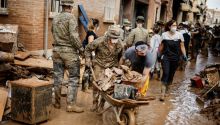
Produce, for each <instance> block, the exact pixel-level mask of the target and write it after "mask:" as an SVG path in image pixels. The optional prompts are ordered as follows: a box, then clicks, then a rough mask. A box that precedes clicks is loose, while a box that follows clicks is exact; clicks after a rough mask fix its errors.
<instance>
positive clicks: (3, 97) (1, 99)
mask: <svg viewBox="0 0 220 125" xmlns="http://www.w3.org/2000/svg"><path fill="white" fill-rule="evenodd" d="M7 98H8V91H7V89H5V88H2V87H1V88H0V121H2V116H3V114H4V109H5V104H6V102H7Z"/></svg>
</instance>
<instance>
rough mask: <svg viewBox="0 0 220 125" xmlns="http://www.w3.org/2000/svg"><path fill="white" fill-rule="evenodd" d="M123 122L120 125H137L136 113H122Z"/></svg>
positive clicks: (124, 111) (126, 110) (125, 111)
mask: <svg viewBox="0 0 220 125" xmlns="http://www.w3.org/2000/svg"><path fill="white" fill-rule="evenodd" d="M120 118H121V121H122V123H121V124H120V125H135V113H134V111H131V110H129V109H125V110H123V111H122V114H121V117H120Z"/></svg>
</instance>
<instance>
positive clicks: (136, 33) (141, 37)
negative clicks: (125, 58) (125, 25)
mask: <svg viewBox="0 0 220 125" xmlns="http://www.w3.org/2000/svg"><path fill="white" fill-rule="evenodd" d="M138 41H144V42H147V44H148V45H150V44H149V43H150V41H149V36H148V31H147V29H144V28H139V27H137V28H135V29H133V30H132V31H131V33H130V34H129V36H128V37H127V38H126V39H125V41H124V42H125V43H126V47H131V46H132V45H134V44H135V43H136V42H138Z"/></svg>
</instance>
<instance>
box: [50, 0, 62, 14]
mask: <svg viewBox="0 0 220 125" xmlns="http://www.w3.org/2000/svg"><path fill="white" fill-rule="evenodd" d="M50 11H51V12H56V13H59V12H61V11H62V6H60V0H51V10H50Z"/></svg>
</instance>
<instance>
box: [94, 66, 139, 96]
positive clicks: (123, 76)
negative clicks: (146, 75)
mask: <svg viewBox="0 0 220 125" xmlns="http://www.w3.org/2000/svg"><path fill="white" fill-rule="evenodd" d="M141 80H142V75H141V74H140V73H138V72H135V71H131V70H130V69H129V68H128V67H127V66H124V65H122V66H120V68H115V67H113V68H112V69H109V68H108V69H106V70H105V72H104V75H103V76H102V77H101V78H100V79H99V80H98V81H97V85H98V87H99V88H100V89H101V90H102V91H104V92H106V93H107V94H109V95H112V96H113V97H114V98H116V99H136V96H137V94H138V93H137V92H138V88H139V87H140V85H139V84H140V83H141Z"/></svg>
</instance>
